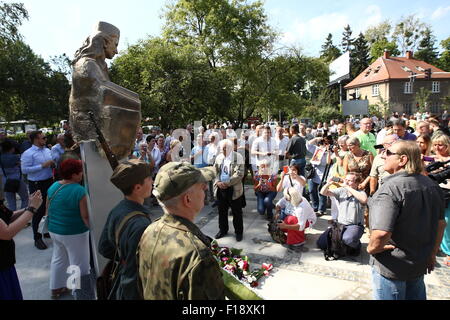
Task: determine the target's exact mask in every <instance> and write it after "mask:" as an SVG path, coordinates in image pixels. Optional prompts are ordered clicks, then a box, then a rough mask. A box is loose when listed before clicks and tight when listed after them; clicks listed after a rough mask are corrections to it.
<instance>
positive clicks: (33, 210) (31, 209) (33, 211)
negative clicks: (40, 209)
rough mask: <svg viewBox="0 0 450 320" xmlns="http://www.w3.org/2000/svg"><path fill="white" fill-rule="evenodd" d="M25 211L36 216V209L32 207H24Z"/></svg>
mask: <svg viewBox="0 0 450 320" xmlns="http://www.w3.org/2000/svg"><path fill="white" fill-rule="evenodd" d="M25 211H30V212H31V213H33V214H36V213H37V209H36V208H33V207H26V208H25Z"/></svg>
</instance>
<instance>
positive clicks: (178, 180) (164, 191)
mask: <svg viewBox="0 0 450 320" xmlns="http://www.w3.org/2000/svg"><path fill="white" fill-rule="evenodd" d="M215 177H216V172H215V170H214V168H212V167H206V168H201V169H197V168H196V167H194V166H193V165H191V164H190V163H187V162H169V163H168V164H166V165H164V166H162V167H161V169H159V172H158V174H157V175H156V178H155V183H154V185H153V194H154V195H155V197H156V198H158V199H159V200H162V201H164V200H169V199H172V198H174V197H176V196H179V195H180V194H182V193H183V192H185V191H186V190H187V189H189V188H190V187H191V186H193V185H194V184H196V183H201V182H208V181H211V180H212V179H214V178H215Z"/></svg>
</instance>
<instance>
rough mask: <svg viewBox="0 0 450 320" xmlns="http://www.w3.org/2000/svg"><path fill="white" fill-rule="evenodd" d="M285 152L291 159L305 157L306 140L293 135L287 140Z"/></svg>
mask: <svg viewBox="0 0 450 320" xmlns="http://www.w3.org/2000/svg"><path fill="white" fill-rule="evenodd" d="M286 151H287V152H288V153H289V154H290V155H291V157H292V159H302V158H304V157H305V156H306V140H305V139H304V138H302V137H300V136H299V135H295V136H293V137H292V138H291V140H289V143H288V145H287V147H286Z"/></svg>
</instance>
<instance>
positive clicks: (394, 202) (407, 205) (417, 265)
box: [367, 140, 446, 300]
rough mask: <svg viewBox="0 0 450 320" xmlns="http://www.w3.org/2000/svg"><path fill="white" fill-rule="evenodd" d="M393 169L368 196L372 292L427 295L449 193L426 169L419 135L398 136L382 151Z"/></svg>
mask: <svg viewBox="0 0 450 320" xmlns="http://www.w3.org/2000/svg"><path fill="white" fill-rule="evenodd" d="M383 158H384V160H385V163H384V169H385V170H386V171H388V172H389V173H390V174H391V175H390V176H389V177H387V178H385V179H384V182H383V185H382V186H381V187H380V189H378V191H377V192H376V193H375V194H374V196H373V197H372V198H371V199H369V203H368V205H369V210H370V216H369V218H370V230H371V234H370V241H369V245H368V246H367V252H368V253H369V254H370V255H371V257H370V263H369V264H370V265H371V266H372V278H373V293H374V298H375V299H376V300H424V299H426V289H425V283H424V275H425V274H427V273H431V271H433V270H434V266H435V264H436V254H437V253H438V250H439V246H440V244H441V241H442V237H443V234H444V229H445V226H446V223H445V220H444V210H445V201H444V194H443V192H442V190H441V188H440V187H439V185H438V184H437V183H435V182H434V181H432V180H431V179H430V178H428V177H426V176H424V175H422V174H421V173H422V171H423V162H422V159H421V153H420V149H419V147H418V145H417V144H416V143H415V142H414V141H403V140H400V141H397V142H395V143H394V144H392V145H391V146H390V147H388V148H386V149H385V151H384V152H383Z"/></svg>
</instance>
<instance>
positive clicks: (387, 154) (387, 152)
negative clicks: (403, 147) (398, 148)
mask: <svg viewBox="0 0 450 320" xmlns="http://www.w3.org/2000/svg"><path fill="white" fill-rule="evenodd" d="M394 154H398V153H395V152H392V151H391V150H389V149H386V157H389V156H392V155H394Z"/></svg>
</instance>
